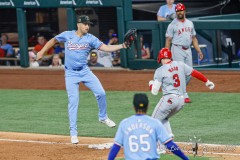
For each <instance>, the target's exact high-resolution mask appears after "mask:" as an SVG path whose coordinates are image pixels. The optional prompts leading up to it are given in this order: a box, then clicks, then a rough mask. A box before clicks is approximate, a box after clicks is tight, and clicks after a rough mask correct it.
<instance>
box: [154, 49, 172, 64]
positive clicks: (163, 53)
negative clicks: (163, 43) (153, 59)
mask: <svg viewBox="0 0 240 160" xmlns="http://www.w3.org/2000/svg"><path fill="white" fill-rule="evenodd" d="M164 58H168V59H172V52H171V51H170V50H169V49H168V48H162V49H161V50H160V51H159V52H158V58H157V61H158V63H161V60H162V59H164Z"/></svg>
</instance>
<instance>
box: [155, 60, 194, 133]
mask: <svg viewBox="0 0 240 160" xmlns="http://www.w3.org/2000/svg"><path fill="white" fill-rule="evenodd" d="M192 71H193V68H192V67H190V66H188V65H186V64H185V63H183V62H180V61H171V62H170V63H167V64H164V65H162V66H161V67H159V68H158V69H157V70H156V71H155V74H154V80H153V86H152V87H153V88H152V90H151V91H152V94H155V95H156V94H158V92H159V89H160V86H161V87H162V92H163V96H162V98H161V99H160V101H159V102H158V104H157V106H156V107H155V109H154V111H153V113H152V117H154V118H156V119H159V120H160V121H161V122H162V123H163V125H164V126H165V127H166V129H167V131H168V132H169V134H170V135H171V136H172V137H173V133H172V130H171V126H170V123H169V120H168V119H169V118H170V117H171V116H173V115H174V114H176V113H177V112H179V111H180V110H181V109H182V107H183V105H184V97H183V92H184V88H186V80H185V76H189V75H190V74H191V73H192ZM159 84H160V85H159Z"/></svg>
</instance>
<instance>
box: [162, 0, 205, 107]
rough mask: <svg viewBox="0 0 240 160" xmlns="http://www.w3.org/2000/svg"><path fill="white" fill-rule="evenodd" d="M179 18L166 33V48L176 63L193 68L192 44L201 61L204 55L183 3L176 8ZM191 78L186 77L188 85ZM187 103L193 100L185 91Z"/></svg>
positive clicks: (170, 25)
mask: <svg viewBox="0 0 240 160" xmlns="http://www.w3.org/2000/svg"><path fill="white" fill-rule="evenodd" d="M175 11H176V15H177V18H175V19H174V20H173V21H172V22H171V23H170V24H169V26H168V28H167V32H166V44H165V47H166V48H170V44H171V43H172V46H171V51H172V53H173V60H174V61H181V62H184V63H186V64H187V65H189V66H192V65H193V64H192V51H191V47H190V46H191V44H193V46H194V48H195V49H196V51H197V52H198V55H199V58H200V60H202V59H203V54H202V51H201V49H200V48H199V46H198V40H197V38H196V31H195V29H194V25H193V23H192V22H191V21H190V20H188V19H187V18H186V12H185V11H186V8H185V6H184V5H183V4H182V3H178V4H177V5H176V7H175ZM190 79H191V76H187V77H186V82H187V84H188V83H189V81H190ZM184 98H185V103H190V102H191V100H190V98H189V96H188V94H187V92H186V88H185V89H184Z"/></svg>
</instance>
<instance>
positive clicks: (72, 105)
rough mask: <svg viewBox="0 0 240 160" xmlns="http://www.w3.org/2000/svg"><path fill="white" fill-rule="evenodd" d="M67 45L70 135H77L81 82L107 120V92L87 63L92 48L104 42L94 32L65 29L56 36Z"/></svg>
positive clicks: (66, 71)
mask: <svg viewBox="0 0 240 160" xmlns="http://www.w3.org/2000/svg"><path fill="white" fill-rule="evenodd" d="M55 39H56V40H57V41H59V42H64V45H65V64H64V65H65V83H66V90H67V94H68V116H69V123H70V135H71V136H77V135H78V131H77V116H78V105H79V102H80V96H79V83H80V82H82V83H83V84H84V85H85V86H86V87H87V88H89V89H90V90H91V91H92V92H93V93H94V96H95V97H96V100H97V102H98V108H99V113H98V119H99V120H100V121H101V120H105V119H107V118H108V116H107V102H106V93H105V91H104V89H103V87H102V84H101V83H100V81H99V79H98V78H97V77H96V76H95V75H94V74H93V73H92V71H91V70H90V69H89V67H88V65H87V57H88V54H89V52H90V51H91V50H92V49H99V48H100V47H101V45H102V44H103V42H101V41H100V40H99V39H98V38H96V37H95V36H93V35H92V34H89V33H86V34H84V35H83V36H82V37H79V36H78V35H77V34H76V31H74V30H73V31H65V32H62V33H61V34H59V35H57V36H55Z"/></svg>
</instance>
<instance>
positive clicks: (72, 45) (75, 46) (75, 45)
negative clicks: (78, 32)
mask: <svg viewBox="0 0 240 160" xmlns="http://www.w3.org/2000/svg"><path fill="white" fill-rule="evenodd" d="M67 48H68V49H69V50H83V49H87V48H89V44H88V43H81V44H78V43H73V42H71V41H68V43H67Z"/></svg>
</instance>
